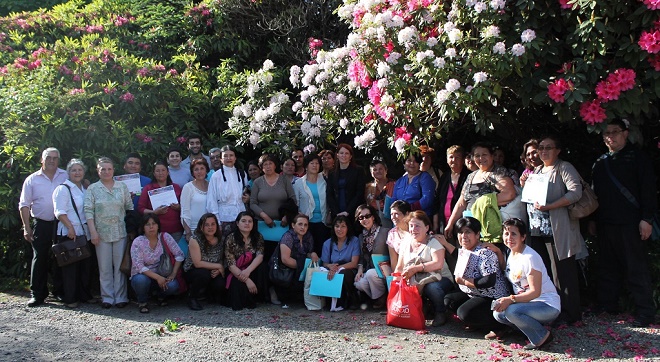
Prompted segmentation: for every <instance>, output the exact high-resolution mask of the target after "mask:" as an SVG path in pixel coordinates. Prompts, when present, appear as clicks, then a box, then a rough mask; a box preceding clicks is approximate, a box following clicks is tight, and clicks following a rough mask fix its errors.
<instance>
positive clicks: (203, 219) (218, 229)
mask: <svg viewBox="0 0 660 362" xmlns="http://www.w3.org/2000/svg"><path fill="white" fill-rule="evenodd" d="M211 218H213V219H214V220H215V225H216V229H215V234H213V236H215V237H216V238H218V243H220V242H222V228H221V227H220V223H219V222H218V218H217V217H216V216H215V215H214V214H212V213H210V212H207V213H206V214H204V215H202V217H200V218H199V222H198V223H197V229H195V238H196V239H197V240H198V241H199V242H200V243H201V245H200V247H202V248H204V252H205V253H208V251H209V248H210V247H211V244H210V243H209V240H208V239H206V235H204V232H203V231H202V230H203V229H204V224H205V223H206V220H208V219H211Z"/></svg>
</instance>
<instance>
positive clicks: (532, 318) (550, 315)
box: [493, 302, 559, 346]
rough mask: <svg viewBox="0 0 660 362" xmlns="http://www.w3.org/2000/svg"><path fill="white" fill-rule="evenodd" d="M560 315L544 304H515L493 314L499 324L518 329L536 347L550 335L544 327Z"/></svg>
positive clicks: (557, 311)
mask: <svg viewBox="0 0 660 362" xmlns="http://www.w3.org/2000/svg"><path fill="white" fill-rule="evenodd" d="M558 315H559V310H557V309H555V308H553V307H551V306H549V305H547V304H545V303H543V302H528V303H515V304H511V305H509V306H508V307H507V308H506V310H504V312H493V317H495V319H496V320H497V321H498V322H500V323H503V324H507V325H510V326H514V327H517V328H518V329H520V331H522V332H523V333H524V334H525V335H526V336H527V338H528V339H529V341H530V342H532V344H533V345H535V346H538V345H539V343H541V341H542V340H543V337H545V336H546V335H547V334H548V331H547V330H546V329H545V327H543V325H544V324H549V323H551V322H552V321H554V320H555V318H557V316H558Z"/></svg>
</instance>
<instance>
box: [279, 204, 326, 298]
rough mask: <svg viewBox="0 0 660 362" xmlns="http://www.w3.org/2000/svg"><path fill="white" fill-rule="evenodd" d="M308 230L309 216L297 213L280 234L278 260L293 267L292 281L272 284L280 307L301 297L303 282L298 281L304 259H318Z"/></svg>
mask: <svg viewBox="0 0 660 362" xmlns="http://www.w3.org/2000/svg"><path fill="white" fill-rule="evenodd" d="M308 230H309V217H308V216H307V215H305V214H298V215H296V216H294V217H293V219H291V229H289V231H287V232H285V233H284V235H282V239H281V240H280V244H279V245H278V247H279V248H280V260H281V261H282V263H283V264H284V265H286V266H287V267H289V268H291V269H294V270H295V271H296V273H295V274H294V276H293V283H292V284H291V285H290V286H289V287H281V286H278V285H274V286H273V288H274V289H275V293H277V299H279V301H280V302H281V303H282V308H285V309H286V308H289V306H288V303H289V302H290V301H292V300H295V299H301V298H302V295H303V294H302V292H303V286H304V285H303V282H302V281H300V273H302V271H303V269H304V268H305V259H307V258H310V259H311V260H312V263H316V262H318V261H319V256H318V255H317V254H316V253H315V252H314V240H313V239H312V234H310V233H309V232H308Z"/></svg>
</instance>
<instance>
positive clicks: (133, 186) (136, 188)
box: [113, 173, 142, 195]
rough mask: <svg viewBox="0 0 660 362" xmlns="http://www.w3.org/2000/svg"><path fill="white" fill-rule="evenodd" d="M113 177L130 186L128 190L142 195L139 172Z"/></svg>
mask: <svg viewBox="0 0 660 362" xmlns="http://www.w3.org/2000/svg"><path fill="white" fill-rule="evenodd" d="M113 178H114V179H115V181H120V182H123V183H124V184H126V187H128V192H130V193H132V194H134V195H140V194H141V193H142V185H141V184H140V174H139V173H129V174H127V175H120V176H115V177H113Z"/></svg>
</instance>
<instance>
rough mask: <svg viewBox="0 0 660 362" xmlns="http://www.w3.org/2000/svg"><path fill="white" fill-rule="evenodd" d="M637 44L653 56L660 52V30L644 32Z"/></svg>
mask: <svg viewBox="0 0 660 362" xmlns="http://www.w3.org/2000/svg"><path fill="white" fill-rule="evenodd" d="M659 1H660V0H659ZM637 44H639V47H640V48H642V49H643V50H646V51H647V52H649V53H651V54H656V53H658V52H660V29H655V30H653V31H642V35H640V36H639V41H638V42H637Z"/></svg>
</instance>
